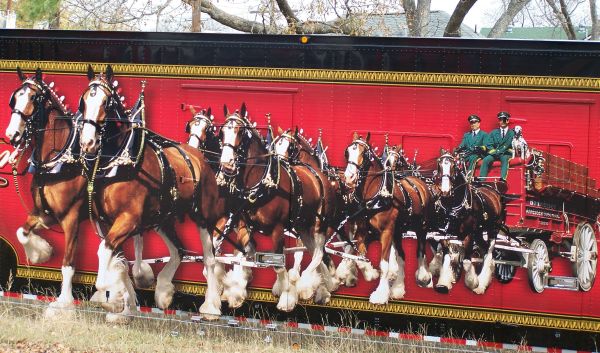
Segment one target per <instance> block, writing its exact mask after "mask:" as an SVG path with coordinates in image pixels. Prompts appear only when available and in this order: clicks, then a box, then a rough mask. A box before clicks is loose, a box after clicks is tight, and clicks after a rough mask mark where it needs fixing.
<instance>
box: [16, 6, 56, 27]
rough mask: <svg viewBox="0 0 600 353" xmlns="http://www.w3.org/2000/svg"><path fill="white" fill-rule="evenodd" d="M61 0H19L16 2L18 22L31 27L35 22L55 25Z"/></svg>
mask: <svg viewBox="0 0 600 353" xmlns="http://www.w3.org/2000/svg"><path fill="white" fill-rule="evenodd" d="M60 3H61V0H19V1H18V2H16V10H17V15H18V18H19V20H20V21H23V22H24V23H26V24H28V25H29V26H33V25H34V24H35V23H36V22H39V21H47V22H48V23H50V24H52V23H57V22H58V16H59V15H60Z"/></svg>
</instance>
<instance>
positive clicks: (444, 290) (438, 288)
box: [434, 284, 450, 294]
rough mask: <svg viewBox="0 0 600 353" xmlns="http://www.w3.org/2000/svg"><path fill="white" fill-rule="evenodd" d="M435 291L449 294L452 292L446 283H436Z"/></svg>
mask: <svg viewBox="0 0 600 353" xmlns="http://www.w3.org/2000/svg"><path fill="white" fill-rule="evenodd" d="M434 288H435V291H436V292H438V293H442V294H448V293H450V288H448V286H444V285H439V284H438V285H436V286H435V287H434Z"/></svg>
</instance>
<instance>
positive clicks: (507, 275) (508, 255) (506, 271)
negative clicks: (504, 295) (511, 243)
mask: <svg viewBox="0 0 600 353" xmlns="http://www.w3.org/2000/svg"><path fill="white" fill-rule="evenodd" d="M494 260H495V261H497V260H508V261H518V260H519V255H517V254H515V253H514V252H512V251H502V250H497V249H494ZM516 273H517V267H516V266H513V265H505V264H498V263H497V264H496V266H495V268H494V275H495V276H496V279H497V280H498V282H500V283H509V282H510V281H512V280H513V278H515V274H516Z"/></svg>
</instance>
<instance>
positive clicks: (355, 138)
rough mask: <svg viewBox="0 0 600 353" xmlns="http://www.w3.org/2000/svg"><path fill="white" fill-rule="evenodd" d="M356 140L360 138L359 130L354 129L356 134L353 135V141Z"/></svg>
mask: <svg viewBox="0 0 600 353" xmlns="http://www.w3.org/2000/svg"><path fill="white" fill-rule="evenodd" d="M356 140H358V132H356V131H354V134H353V135H352V141H356Z"/></svg>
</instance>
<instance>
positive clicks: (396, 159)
mask: <svg viewBox="0 0 600 353" xmlns="http://www.w3.org/2000/svg"><path fill="white" fill-rule="evenodd" d="M401 158H402V155H401V154H400V152H398V151H397V150H395V149H391V148H389V149H388V150H387V157H386V159H385V161H383V166H384V167H386V168H387V166H388V165H389V168H391V169H392V170H396V167H397V165H398V163H400V160H401ZM388 161H389V162H388Z"/></svg>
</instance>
